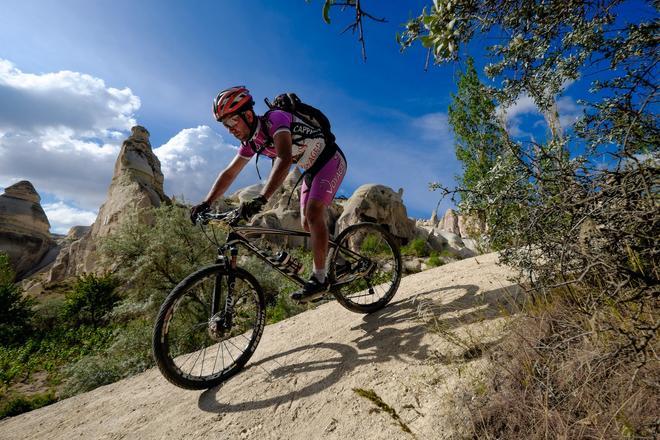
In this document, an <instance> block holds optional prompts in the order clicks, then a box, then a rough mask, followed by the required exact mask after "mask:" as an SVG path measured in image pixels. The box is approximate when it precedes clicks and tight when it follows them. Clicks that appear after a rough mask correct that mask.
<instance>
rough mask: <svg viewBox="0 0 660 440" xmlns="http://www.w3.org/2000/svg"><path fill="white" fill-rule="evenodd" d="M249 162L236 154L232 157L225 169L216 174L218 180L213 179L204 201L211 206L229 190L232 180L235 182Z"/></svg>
mask: <svg viewBox="0 0 660 440" xmlns="http://www.w3.org/2000/svg"><path fill="white" fill-rule="evenodd" d="M249 161H250V159H249V158H247V157H243V156H241V155H238V154H237V155H236V157H234V159H233V160H232V161H231V162H230V163H229V165H228V166H227V168H225V169H224V170H222V171H221V172H220V174H218V178H217V179H215V182H214V183H213V186H212V187H211V190H210V191H209V193H208V194H207V195H206V198H205V199H204V201H205V202H208V203H209V204H211V203H213V202H214V201H215V200H216V199H217V198H218V197H220V196H222V195H223V194H224V193H225V191H227V188H229V185H231V184H232V183H233V182H234V180H236V177H237V176H238V174H239V173H240V172H241V170H242V169H243V168H244V167H245V165H246V164H247V163H248V162H249Z"/></svg>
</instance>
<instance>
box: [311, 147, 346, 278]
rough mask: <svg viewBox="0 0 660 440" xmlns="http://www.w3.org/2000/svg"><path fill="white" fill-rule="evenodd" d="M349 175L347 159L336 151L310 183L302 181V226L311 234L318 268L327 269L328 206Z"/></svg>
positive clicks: (315, 266)
mask: <svg viewBox="0 0 660 440" xmlns="http://www.w3.org/2000/svg"><path fill="white" fill-rule="evenodd" d="M345 175H346V162H345V161H344V158H343V156H342V155H341V154H339V153H336V154H335V155H334V157H333V158H332V159H330V161H328V163H327V164H325V166H323V168H321V169H320V170H319V172H318V173H317V174H316V175H315V176H314V179H313V180H312V182H311V184H310V185H309V187H308V185H307V182H304V183H303V187H302V189H301V191H302V192H301V197H300V205H301V209H300V212H301V213H303V215H302V217H303V223H304V224H303V227H305V226H307V228H308V229H306V230H308V231H309V232H310V233H311V244H312V252H313V254H314V268H315V270H324V269H325V260H326V254H327V251H328V236H329V233H328V220H327V213H326V212H327V207H328V206H330V205H331V204H332V200H333V199H334V197H335V194H336V193H337V190H338V189H339V185H341V182H342V180H343V179H344V176H345Z"/></svg>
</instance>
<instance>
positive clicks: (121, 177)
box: [48, 126, 170, 281]
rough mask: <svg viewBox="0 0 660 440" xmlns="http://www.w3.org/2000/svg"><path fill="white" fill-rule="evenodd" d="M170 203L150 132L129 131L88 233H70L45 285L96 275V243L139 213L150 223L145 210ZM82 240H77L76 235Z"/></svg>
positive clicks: (97, 268) (77, 231)
mask: <svg viewBox="0 0 660 440" xmlns="http://www.w3.org/2000/svg"><path fill="white" fill-rule="evenodd" d="M163 202H165V203H169V202H170V200H169V198H168V197H167V196H166V195H165V193H164V192H163V173H162V172H161V170H160V161H159V160H158V158H157V157H156V155H155V154H154V153H153V151H152V149H151V144H150V143H149V132H148V131H147V130H146V129H145V128H144V127H141V126H135V127H133V128H132V129H131V135H130V136H129V137H128V139H126V140H125V141H124V143H123V144H122V147H121V151H120V153H119V156H118V157H117V161H116V162H115V169H114V174H113V176H112V182H111V183H110V187H109V189H108V197H107V199H106V201H105V203H103V205H102V206H101V208H100V209H99V214H98V216H97V217H96V221H95V222H94V224H93V225H92V226H91V228H90V229H89V230H88V231H85V232H83V231H80V230H72V231H70V232H69V236H70V237H71V241H70V242H69V243H68V246H65V247H63V249H62V251H61V252H60V254H59V255H58V257H57V260H56V261H55V264H54V265H53V267H52V269H51V271H50V274H49V276H48V281H57V280H61V279H63V278H66V277H68V276H72V275H79V274H81V273H83V272H93V271H98V270H99V269H100V268H99V267H97V257H96V255H95V251H96V247H97V245H98V239H99V238H102V237H105V236H107V235H109V234H110V233H112V232H113V231H114V230H115V229H116V228H117V227H118V226H119V225H120V224H121V222H122V221H124V220H125V219H126V218H128V217H129V216H131V215H133V213H135V212H136V211H137V212H138V215H139V218H140V221H143V222H146V223H149V222H150V221H152V219H151V217H150V216H149V215H148V214H147V211H146V210H147V208H151V207H157V206H160V204H161V203H163ZM81 233H82V237H80V238H78V239H76V234H81Z"/></svg>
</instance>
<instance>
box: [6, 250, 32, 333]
mask: <svg viewBox="0 0 660 440" xmlns="http://www.w3.org/2000/svg"><path fill="white" fill-rule="evenodd" d="M13 280H14V271H13V270H12V268H11V266H10V265H9V257H8V256H7V255H6V254H3V253H0V344H2V345H13V344H18V343H21V342H23V341H24V340H25V339H26V338H27V336H28V335H29V334H30V331H31V325H30V324H31V319H32V316H33V312H32V305H33V301H32V300H31V299H29V298H26V297H23V292H22V291H21V289H20V288H19V287H18V286H17V285H16V284H14V281H13Z"/></svg>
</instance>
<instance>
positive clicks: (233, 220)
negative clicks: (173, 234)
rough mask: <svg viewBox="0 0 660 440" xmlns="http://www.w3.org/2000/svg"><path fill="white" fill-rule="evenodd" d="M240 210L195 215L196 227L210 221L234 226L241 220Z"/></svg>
mask: <svg viewBox="0 0 660 440" xmlns="http://www.w3.org/2000/svg"><path fill="white" fill-rule="evenodd" d="M242 218H243V217H242V215H241V212H240V208H236V209H232V210H230V211H227V212H219V213H215V212H205V213H200V214H197V220H196V221H195V223H196V224H198V225H206V224H208V223H209V222H210V221H214V220H215V221H222V222H224V223H227V224H228V225H229V226H236V225H238V223H239V222H240V221H241V219H242Z"/></svg>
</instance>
